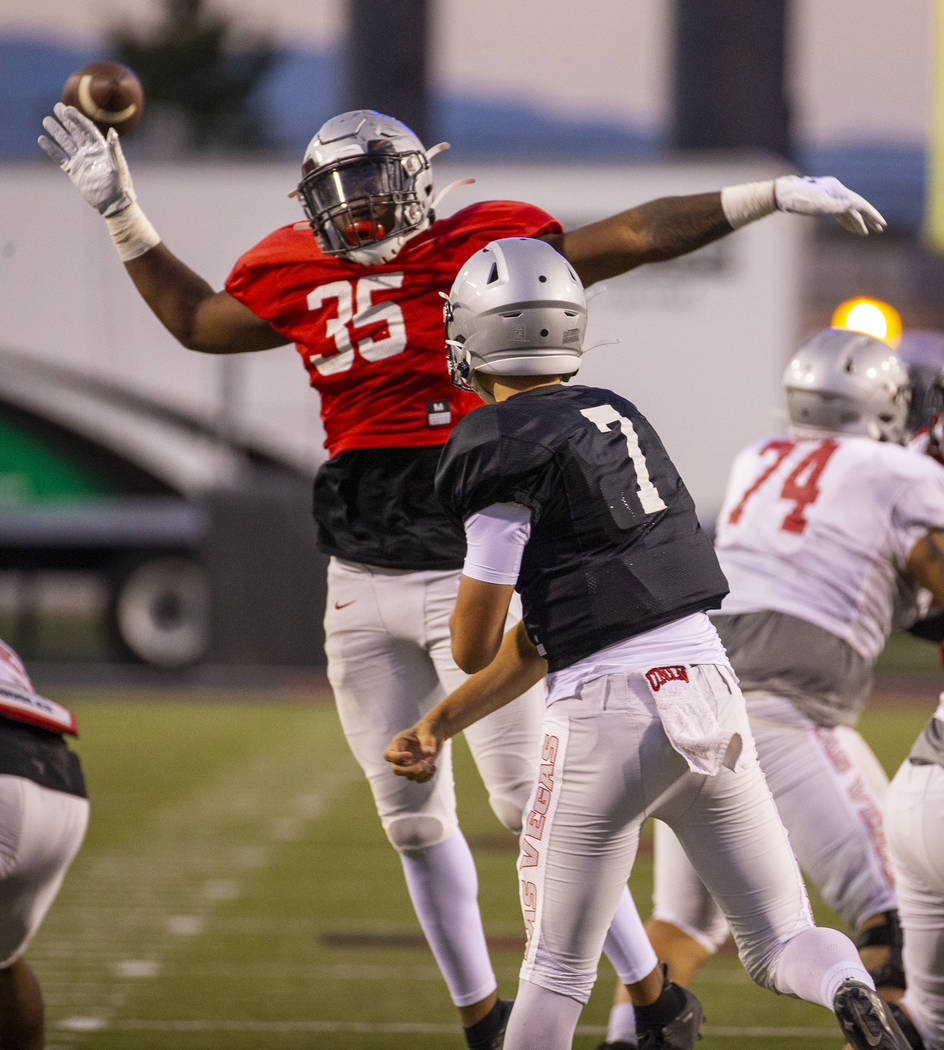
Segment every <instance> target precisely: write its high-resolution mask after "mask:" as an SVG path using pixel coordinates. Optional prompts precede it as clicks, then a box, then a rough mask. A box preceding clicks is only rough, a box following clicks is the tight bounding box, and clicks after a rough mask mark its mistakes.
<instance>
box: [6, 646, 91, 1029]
mask: <svg viewBox="0 0 944 1050" xmlns="http://www.w3.org/2000/svg"><path fill="white" fill-rule="evenodd" d="M75 732H76V727H75V718H74V716H73V715H72V712H71V711H69V710H67V709H66V708H64V707H62V705H61V704H56V703H53V701H52V700H47V699H46V698H45V697H43V696H39V695H37V693H36V691H35V690H34V689H33V684H32V682H31V681H30V677H29V675H28V674H27V673H26V668H25V667H24V666H23V662H22V661H21V660H20V658H19V656H18V655H17V654H16V653H15V652H14V651H13V650H12V649H11V648H10V647H9V646H8V645H6V644H5V643H4V642H3V641H2V640H0V1046H2V1047H4V1048H6V1047H16V1050H43V1047H45V1045H46V1043H45V1038H44V1030H45V1025H44V1008H43V995H42V991H41V989H40V986H39V981H38V980H37V979H36V975H35V974H34V973H33V971H32V970H31V969H30V968H29V966H27V964H26V960H25V959H24V957H23V953H24V952H25V951H26V949H27V947H28V945H29V943H30V941H31V940H32V939H33V935H34V934H35V933H36V931H37V930H38V929H39V927H40V924H41V923H42V921H43V919H44V918H45V916H46V912H47V911H48V910H49V907H50V905H51V904H52V902H53V900H54V899H55V897H56V894H57V893H58V892H59V887H60V886H61V885H62V880H63V878H64V877H65V874H66V871H67V870H68V868H69V865H70V864H71V863H72V860H73V858H74V857H75V855H76V853H77V852H78V850H79V846H80V845H81V844H82V839H83V838H84V837H85V829H86V826H87V824H88V813H89V804H88V797H87V795H86V792H85V781H84V779H83V776H82V770H81V767H80V765H79V759H78V757H77V756H76V755H75V754H74V753H73V752H72V751H71V750H70V749H69V746H68V745H67V743H66V740H65V736H64V734H68V735H74V734H75Z"/></svg>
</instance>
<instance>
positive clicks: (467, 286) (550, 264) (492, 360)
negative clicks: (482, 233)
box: [444, 237, 587, 393]
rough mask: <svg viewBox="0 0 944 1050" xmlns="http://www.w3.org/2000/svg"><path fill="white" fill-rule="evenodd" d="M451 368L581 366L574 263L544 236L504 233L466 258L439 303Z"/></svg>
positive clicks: (467, 374)
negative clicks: (512, 235) (441, 302)
mask: <svg viewBox="0 0 944 1050" xmlns="http://www.w3.org/2000/svg"><path fill="white" fill-rule="evenodd" d="M444 317H445V325H446V346H447V349H448V351H449V360H450V375H451V376H452V380H453V382H454V383H455V384H456V385H457V386H461V387H463V388H465V389H475V390H476V392H477V393H481V390H480V389H479V388H477V387H475V386H472V385H471V380H472V379H473V377H474V374H475V373H476V372H479V373H486V374H490V375H496V374H498V375H525V376H530V375H561V376H570V375H573V374H574V373H575V372H576V371H577V369H578V368H579V367H580V358H581V355H582V353H583V340H584V334H585V333H586V328H587V300H586V296H585V294H584V290H583V285H582V284H581V282H580V278H579V277H578V276H577V274H576V272H575V271H574V268H573V267H572V266H571V265H570V263H569V262H568V261H567V260H566V259H565V258H564V257H563V256H562V255H560V254H559V253H558V252H556V251H555V250H554V249H553V248H552V247H551V246H550V245H549V244H548V243H547V242H546V241H539V240H535V239H533V238H530V237H504V238H501V239H500V240H495V241H491V242H489V243H488V244H487V245H485V247H484V248H481V249H480V250H479V251H477V252H476V253H475V254H474V255H473V256H471V258H469V259H468V260H467V261H466V263H465V265H464V266H463V267H462V269H461V270H460V271H459V273H458V275H457V276H456V279H455V281H454V282H453V285H452V288H451V289H450V291H449V296H448V298H447V300H446V306H445V310H444Z"/></svg>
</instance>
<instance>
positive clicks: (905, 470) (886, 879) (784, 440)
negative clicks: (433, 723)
mask: <svg viewBox="0 0 944 1050" xmlns="http://www.w3.org/2000/svg"><path fill="white" fill-rule="evenodd" d="M784 386H785V389H786V399H787V410H788V413H789V417H790V421H791V428H790V433H789V434H788V435H782V436H777V437H772V438H765V439H763V440H761V441H758V442H755V443H754V444H752V445H751V446H749V447H748V448H747V449H745V450H744V451H743V452H741V453H740V454H739V455H738V456H737V457H736V459H735V461H734V464H733V466H732V469H731V475H730V479H729V483H728V489H727V493H726V496H725V500H724V503H723V505H722V508H721V512H720V515H719V519H718V533H717V539H716V548H717V551H718V557H719V560H720V562H721V566H722V568H723V570H724V572H725V575H726V576H727V578H728V581H729V584H730V587H731V592H730V594H729V595H728V597H727V598H726V599H725V601H724V604H723V605H722V608H721V613H720V614H719V615H716V616H714V617H713V620H714V623H715V625H716V627H717V628H718V633H719V634H720V636H721V638H722V641H723V642H724V644H725V648H726V650H727V653H728V656H729V658H730V660H731V664H732V666H733V667H734V669H735V671H736V672H737V675H738V678H739V680H740V683H741V687H742V689H743V691H744V694H745V697H746V699H747V710H748V713H749V715H750V719H751V727H752V730H753V733H754V738H755V741H756V743H757V750H758V754H759V757H760V763H761V767H762V768H763V770H764V773H765V775H766V777H767V782H768V785H769V787H770V790H771V792H772V794H773V796H774V799H775V800H776V802H777V807H778V809H779V811H780V815H781V817H782V819H783V822H784V824H785V825H786V827H787V828H788V830H789V832H790V843H791V845H792V847H793V850H794V852H795V854H796V856H797V858H798V860H799V863H800V866H801V868H802V869H803V870H804V871H805V872H806V873H807V875H808V876H809V877H810V878H811V879H812V880H813V882H814V883H815V884H816V885H817V887H818V888H819V890H820V892H821V894H822V896H823V899H824V900H825V901H826V902H827V903H828V904H829V905H830V907H832V908H833V909H834V910H835V911H836V912H837V913H838V914H839V915H840V916H841V917H842V918H843V919H844V921H845V922H846V923H847V924H848V926H849V928H850V929H852V930H855V931H857V937H858V944H859V946H860V948H861V949H862V955H863V960H864V962H865V963H866V965H867V966H868V967H869V969H870V972H871V974H872V976H873V978H874V980H875V983H876V985H878V986H879V987H880V988H881V989H882V991H883V994H884V995H886V997H888V998H898V997H900V996H901V994H902V990H903V989H904V986H905V974H904V972H903V970H902V962H901V928H900V925H899V918H898V911H897V906H898V905H897V899H896V895H895V885H894V879H893V876H892V870H891V865H890V863H889V858H888V850H887V845H886V841H885V834H886V832H885V827H886V826H885V825H883V821H882V805H883V801H884V796H885V791H886V788H887V785H888V781H887V778H886V777H885V774H884V771H883V770H882V768H881V766H880V765H879V763H878V761H877V759H876V758H875V756H874V755H873V753H872V751H871V750H870V749H869V747H868V745H867V744H866V742H865V741H864V740H863V739H862V737H861V736H860V735H859V733H858V732H857V731H856V729H855V726H856V723H857V722H858V719H859V716H860V714H861V712H862V709H863V707H864V706H865V704H866V702H867V700H868V698H869V695H870V692H871V677H872V667H873V664H874V662H875V659H876V658H877V656H878V654H879V653H880V652H881V650H882V648H883V646H884V644H885V642H886V640H887V638H888V636H889V634H890V632H891V630H892V629H893V628H894V627H895V626H898V625H903V624H905V623H910V622H912V621H913V620H914V619H915V615H916V607H917V603H918V597H919V590H920V587H926V588H927V589H928V590H930V592H931V594H932V595H933V598H934V600H935V602H936V603H937V604H938V605H941V604H942V602H944V471H942V469H941V467H940V465H939V464H938V463H936V462H934V461H933V460H932V459H931V458H930V457H928V456H923V455H915V453H913V452H911V451H909V450H907V449H905V448H902V447H901V443H902V441H903V440H904V439H905V437H906V436H907V426H906V424H907V420H908V411H909V395H910V380H909V376H908V373H907V371H906V369H905V368H904V366H903V364H902V363H901V362H900V360H899V359H898V357H897V356H896V355H895V354H894V353H893V352H892V351H891V350H890V348H889V347H888V346H887V345H886V344H885V343H883V342H882V341H881V340H878V339H876V338H874V337H873V336H870V335H866V334H864V333H861V332H853V331H848V330H846V329H839V328H834V329H826V330H825V331H823V332H820V333H818V334H817V335H816V336H815V337H813V339H811V340H810V341H809V342H808V343H806V344H805V345H804V346H803V347H801V348H800V349H799V350H798V351H797V352H796V354H795V355H794V356H793V358H792V360H791V361H790V363H789V364H788V365H787V368H786V371H785V372H784ZM653 916H654V917H653V919H652V920H650V922H649V923H648V924H647V929H648V931H649V934H650V938H651V939H652V942H653V945H654V946H655V948H656V950H657V951H658V952H659V953H660V957H661V958H664V959H666V961H667V962H668V964H669V970H670V972H671V973H672V974H673V976H674V977H675V979H676V980H680V981H687V980H690V979H691V977H692V976H693V974H694V972H695V969H696V968H697V966H698V965H699V963H700V962H701V961H702V960H703V959H704V957H705V956H706V955H707V954H708V953H709V952H711V951H713V950H715V949H716V948H717V946H718V945H719V943H720V942H721V941H722V940H723V939H724V937H725V934H726V927H725V923H724V920H723V918H722V916H721V914H720V911H719V910H718V908H717V907H716V906H715V905H714V903H713V902H712V900H711V897H710V895H709V894H708V892H707V891H706V890H705V888H704V886H703V885H701V883H700V882H699V880H698V879H697V876H696V875H695V873H694V871H693V869H692V867H691V865H690V863H689V862H688V861H687V860H686V858H685V856H684V854H683V853H682V851H681V850H680V849H679V846H678V843H677V841H675V840H674V839H673V837H672V835H671V833H670V832H668V831H667V829H666V828H665V827H664V826H659V825H657V828H656V875H655V909H654V913H653Z"/></svg>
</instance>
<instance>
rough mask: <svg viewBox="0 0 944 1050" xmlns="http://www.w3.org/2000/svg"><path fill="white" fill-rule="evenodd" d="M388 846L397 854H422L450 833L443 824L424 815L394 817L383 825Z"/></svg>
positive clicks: (414, 814) (435, 818) (412, 814)
mask: <svg viewBox="0 0 944 1050" xmlns="http://www.w3.org/2000/svg"><path fill="white" fill-rule="evenodd" d="M384 831H386V833H387V838H388V839H389V840H390V845H391V846H393V848H394V849H395V850H396V851H397V852H398V853H407V854H409V853H422V852H423V851H424V850H428V849H431V848H432V847H433V846H438V845H439V843H440V842H442V841H443V839H445V838H446V837H447V836H448V835H449V832H450V829H449V828H447V827H446V825H445V823H444V822H443V821H442V820H441V819H440V818H439V817H435V816H431V815H429V814H426V813H410V814H407V815H405V816H402V817H394V818H393V819H392V820H389V821H387V823H386V824H385V825H384Z"/></svg>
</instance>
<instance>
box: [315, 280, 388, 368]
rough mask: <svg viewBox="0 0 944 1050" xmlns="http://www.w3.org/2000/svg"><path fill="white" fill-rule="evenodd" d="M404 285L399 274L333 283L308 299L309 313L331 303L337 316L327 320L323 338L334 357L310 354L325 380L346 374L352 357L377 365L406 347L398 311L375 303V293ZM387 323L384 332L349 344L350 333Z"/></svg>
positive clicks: (381, 303) (316, 289) (319, 289)
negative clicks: (335, 305)
mask: <svg viewBox="0 0 944 1050" xmlns="http://www.w3.org/2000/svg"><path fill="white" fill-rule="evenodd" d="M402 283H403V274H402V273H385V274H384V275H383V276H382V277H361V278H360V279H359V280H358V281H357V284H356V287H355V286H354V285H352V283H351V282H350V281H332V282H331V283H330V284H322V285H319V286H318V287H317V288H315V289H314V290H313V291H312V292H310V293H309V295H308V309H309V310H319V309H320V308H321V307H322V306H324V305H325V303H328V302H330V301H331V300H332V299H333V300H334V301H335V302H336V303H337V312H336V314H335V316H334V317H329V318H328V320H327V329H326V333H325V334H326V337H327V339H328V341H329V342H331V343H333V344H334V349H335V353H333V354H331V353H329V354H313V355H312V358H311V363H312V365H313V366H314V367H315V368H317V369H318V371H319V372H320V373H321V374H322V375H324V376H330V375H335V374H337V373H338V372H346V371H347V370H348V369H349V368H350V367H351V366H352V365H353V364H354V355H355V353H359V354H360V355H361V357H362V358H364V359H365V360H366V361H380V360H382V359H383V358H385V357H393V355H394V354H399V353H400V352H401V351H402V350H403V349H404V347H405V346H406V325H405V324H404V321H403V314H402V312H401V310H400V307H399V306H397V304H396V303H394V302H391V301H390V300H389V299H388V300H386V301H385V302H379V303H375V302H374V293H375V292H381V291H386V290H388V289H390V288H399V287H400V285H401V284H402ZM377 321H386V322H387V329H386V334H383V329H381V330H380V332H379V333H378V332H376V331H375V332H374V334H372V335H366V336H364V337H363V338H361V339H355V340H352V338H351V330H352V329H353V328H362V327H364V326H365V325H373V324H375V323H376V322H377Z"/></svg>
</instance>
